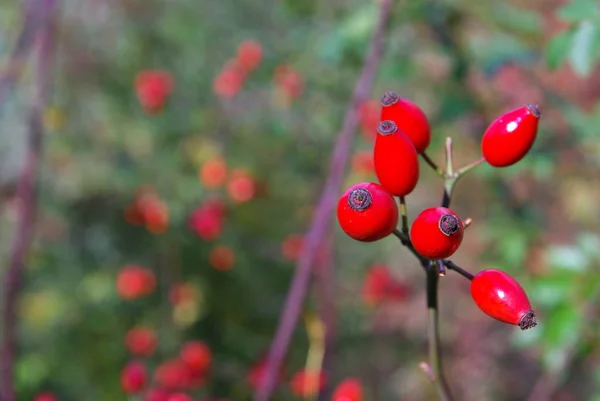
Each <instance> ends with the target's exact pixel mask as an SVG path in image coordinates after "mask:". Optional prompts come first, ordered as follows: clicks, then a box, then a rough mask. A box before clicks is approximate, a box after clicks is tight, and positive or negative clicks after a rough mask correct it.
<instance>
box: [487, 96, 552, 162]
mask: <svg viewBox="0 0 600 401" xmlns="http://www.w3.org/2000/svg"><path fill="white" fill-rule="evenodd" d="M541 115H542V114H541V111H540V108H539V106H537V105H531V104H528V105H527V106H523V107H520V108H518V109H515V110H511V111H509V112H507V113H504V114H503V115H501V116H500V117H498V118H497V119H496V120H495V121H494V122H493V123H492V124H490V126H489V127H488V128H487V129H486V130H485V132H484V134H483V138H482V139H481V152H482V153H483V157H484V158H485V160H486V161H487V162H488V163H489V164H490V165H492V166H494V167H507V166H510V165H513V164H515V163H516V162H518V161H519V160H521V159H522V158H523V157H525V155H526V154H527V153H528V152H529V150H530V149H531V147H532V146H533V142H534V141H535V137H536V135H537V129H538V122H539V120H540V117H541Z"/></svg>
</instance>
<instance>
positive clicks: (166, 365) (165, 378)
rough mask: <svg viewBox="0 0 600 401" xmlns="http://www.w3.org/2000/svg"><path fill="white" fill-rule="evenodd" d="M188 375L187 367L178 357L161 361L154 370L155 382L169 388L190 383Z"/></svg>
mask: <svg viewBox="0 0 600 401" xmlns="http://www.w3.org/2000/svg"><path fill="white" fill-rule="evenodd" d="M190 377H191V373H190V370H189V368H188V367H187V365H186V364H185V363H184V362H183V361H182V360H181V359H179V358H175V359H170V360H167V361H165V362H163V363H161V364H160V365H158V366H157V367H156V370H155V371H154V380H155V381H156V383H157V384H159V385H160V386H161V387H164V388H165V389H169V390H174V389H182V388H186V387H187V386H188V384H189V383H190Z"/></svg>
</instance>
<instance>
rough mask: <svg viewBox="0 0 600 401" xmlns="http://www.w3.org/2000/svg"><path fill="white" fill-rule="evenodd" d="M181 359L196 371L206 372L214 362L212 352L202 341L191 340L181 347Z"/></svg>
mask: <svg viewBox="0 0 600 401" xmlns="http://www.w3.org/2000/svg"><path fill="white" fill-rule="evenodd" d="M181 360H182V361H183V362H184V363H185V364H186V365H187V367H188V368H189V369H190V370H191V371H194V372H205V371H206V370H208V368H209V367H210V364H211V362H212V353H211V351H210V348H209V347H208V345H206V344H205V343H203V342H202V341H189V342H187V343H185V344H184V345H183V347H181Z"/></svg>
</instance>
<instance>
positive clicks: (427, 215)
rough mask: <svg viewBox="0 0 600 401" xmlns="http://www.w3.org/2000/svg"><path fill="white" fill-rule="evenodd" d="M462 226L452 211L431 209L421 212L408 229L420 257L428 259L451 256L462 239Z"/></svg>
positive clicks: (443, 208)
mask: <svg viewBox="0 0 600 401" xmlns="http://www.w3.org/2000/svg"><path fill="white" fill-rule="evenodd" d="M463 232H464V225H463V222H462V220H461V219H460V218H459V217H458V216H457V215H456V213H454V212H453V211H452V210H450V209H448V208H446V207H431V208H429V209H425V210H423V211H422V212H421V213H420V214H419V215H418V216H417V218H416V219H415V221H414V222H413V224H412V226H411V228H410V240H411V241H412V244H413V246H414V247H415V249H416V250H417V252H419V254H420V255H422V256H424V257H426V258H428V259H444V258H447V257H449V256H451V255H452V254H453V253H454V252H456V250H457V249H458V247H459V246H460V243H461V242H462V239H463Z"/></svg>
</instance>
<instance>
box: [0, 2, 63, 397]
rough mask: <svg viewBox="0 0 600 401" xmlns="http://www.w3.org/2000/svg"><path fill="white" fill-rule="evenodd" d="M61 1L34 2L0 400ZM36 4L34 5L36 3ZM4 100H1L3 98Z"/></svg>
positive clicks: (30, 225) (28, 236) (13, 342)
mask: <svg viewBox="0 0 600 401" xmlns="http://www.w3.org/2000/svg"><path fill="white" fill-rule="evenodd" d="M57 1H58V0H39V1H32V2H31V5H32V7H36V8H37V10H36V13H39V14H38V15H43V16H44V22H43V23H42V24H41V27H42V28H43V29H41V30H40V31H39V35H38V36H37V38H36V39H37V41H38V45H39V51H38V54H37V60H36V61H37V65H36V69H35V77H34V85H35V99H34V101H33V103H32V107H31V111H30V114H29V131H28V138H27V154H26V159H25V164H24V166H23V170H22V171H21V176H20V178H19V185H18V189H17V195H16V196H17V201H18V211H17V213H18V215H17V223H16V228H15V233H14V238H13V243H12V247H11V251H10V255H9V261H8V267H7V269H6V271H5V275H4V283H3V286H4V288H3V291H2V295H3V306H4V308H3V316H2V328H3V336H2V349H1V352H0V354H1V355H2V361H1V362H2V366H1V370H0V399H1V400H2V401H15V399H16V398H15V393H14V383H13V367H14V358H15V350H16V348H17V338H16V337H17V336H16V326H17V318H16V301H17V297H18V295H19V292H20V290H21V281H22V276H23V267H24V263H25V258H26V255H27V251H28V249H29V246H30V244H31V241H32V238H33V229H34V221H35V215H36V171H37V168H38V164H39V160H40V157H41V153H42V133H43V112H44V108H45V107H46V102H47V100H48V96H49V90H50V84H51V81H52V79H51V75H52V60H53V57H52V54H53V44H54V31H55V21H54V16H55V13H56V10H57ZM33 4H35V5H33ZM0 100H1V99H0Z"/></svg>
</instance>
